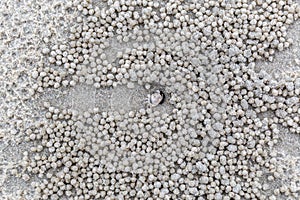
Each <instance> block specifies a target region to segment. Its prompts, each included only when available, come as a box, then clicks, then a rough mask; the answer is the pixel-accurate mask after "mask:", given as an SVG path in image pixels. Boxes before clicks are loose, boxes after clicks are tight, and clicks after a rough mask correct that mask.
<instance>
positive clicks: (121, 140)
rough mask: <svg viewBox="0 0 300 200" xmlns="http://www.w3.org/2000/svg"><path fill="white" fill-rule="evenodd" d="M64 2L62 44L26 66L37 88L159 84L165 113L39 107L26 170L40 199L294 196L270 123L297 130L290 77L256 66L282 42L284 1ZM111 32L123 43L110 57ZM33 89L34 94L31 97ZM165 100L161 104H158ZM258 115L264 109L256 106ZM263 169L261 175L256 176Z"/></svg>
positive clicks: (288, 7) (299, 109)
mask: <svg viewBox="0 0 300 200" xmlns="http://www.w3.org/2000/svg"><path fill="white" fill-rule="evenodd" d="M106 4H107V5H106V7H104V8H99V7H97V6H95V5H93V4H92V3H90V2H82V3H79V1H74V2H73V6H74V7H76V8H77V10H78V11H79V13H80V15H79V16H78V17H77V19H76V21H75V22H74V26H73V27H71V28H70V36H69V41H68V42H67V45H66V44H63V45H60V44H57V45H54V46H48V47H46V45H45V47H43V48H42V50H41V51H42V53H43V54H44V55H45V58H47V59H48V61H47V62H45V65H44V66H40V67H38V68H36V70H34V71H33V72H32V78H34V79H35V80H36V83H35V84H34V85H33V87H34V89H35V90H36V91H38V92H43V91H44V89H45V88H48V87H54V88H60V87H61V86H64V87H67V86H71V87H72V86H75V85H76V84H87V85H91V87H96V88H101V87H117V86H118V85H127V86H128V87H133V84H134V83H138V84H140V85H144V86H145V87H147V89H149V88H151V86H152V85H153V84H158V85H160V87H161V88H164V92H165V93H166V96H168V98H167V99H166V101H167V102H168V103H169V104H171V105H172V106H173V110H172V111H171V112H169V113H162V112H160V111H159V109H155V108H152V107H145V108H143V109H140V110H132V111H130V112H124V111H122V110H120V111H108V112H102V111H100V110H99V109H97V108H95V109H93V110H88V111H85V112H83V113H81V112H78V111H76V110H71V109H60V108H57V107H55V105H50V104H49V103H45V104H44V107H45V111H46V113H45V118H46V120H45V121H44V122H39V123H37V124H36V126H35V127H32V128H29V129H28V130H27V131H26V134H27V136H26V138H25V139H26V141H31V140H32V141H40V142H39V143H38V144H39V145H37V146H36V147H33V148H32V149H31V150H32V153H33V156H32V157H30V156H28V155H27V153H25V154H26V156H25V158H24V166H26V168H27V171H28V172H30V173H34V174H38V176H39V177H40V178H42V182H41V183H36V184H34V186H35V187H36V191H37V195H38V196H39V197H38V198H40V199H64V198H66V199H130V198H139V199H276V197H278V196H279V195H286V196H289V197H291V198H299V192H298V191H297V190H294V189H290V188H287V187H285V186H284V185H282V186H280V187H279V188H272V187H271V185H269V184H268V183H271V182H272V181H274V180H275V179H279V178H280V176H281V174H280V173H279V172H278V170H277V166H276V155H273V154H270V152H269V149H270V148H271V147H273V146H274V145H276V144H277V142H278V133H279V131H280V127H286V128H288V129H289V130H290V131H291V132H293V133H300V127H299V114H300V106H299V94H300V79H299V78H298V79H297V78H294V79H292V80H289V81H287V80H280V81H277V80H275V79H274V78H272V76H270V75H268V74H267V73H264V72H260V73H257V72H255V71H254V70H255V63H254V61H255V60H257V59H262V58H264V59H270V60H272V55H273V54H274V53H275V51H276V50H283V49H284V48H286V47H288V46H289V45H290V43H291V41H290V40H288V39H287V38H286V31H287V28H288V25H290V24H291V23H293V21H294V20H295V19H297V18H298V15H299V7H297V5H296V4H293V3H292V2H291V1H272V0H267V1H266V2H263V1H260V0H257V1H250V2H249V1H246V0H237V1H232V2H231V3H230V1H221V0H220V1H204V3H197V1H188V2H185V1H180V0H171V1H167V2H166V1H164V2H160V1H155V2H153V1H140V0H136V1H134V0H131V1H123V0H121V1H107V2H106ZM111 39H114V40H117V41H119V42H120V43H124V44H129V43H130V44H132V48H128V49H126V50H124V51H120V52H118V53H117V54H116V55H114V56H115V59H114V60H113V61H112V62H110V61H109V59H108V56H109V55H108V54H109V47H110V41H111ZM37 95H39V93H37ZM159 106H163V104H162V105H158V107H159ZM266 113H267V114H268V115H265V114H266ZM265 174H268V177H267V179H268V181H267V182H268V183H262V182H263V181H262V179H263V177H264V176H265Z"/></svg>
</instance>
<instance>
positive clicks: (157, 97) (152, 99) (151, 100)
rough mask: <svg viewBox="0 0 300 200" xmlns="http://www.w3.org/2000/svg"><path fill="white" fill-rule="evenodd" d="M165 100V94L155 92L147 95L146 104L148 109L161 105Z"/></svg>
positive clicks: (158, 91) (159, 91)
mask: <svg viewBox="0 0 300 200" xmlns="http://www.w3.org/2000/svg"><path fill="white" fill-rule="evenodd" d="M164 99H165V94H164V93H163V92H162V91H161V90H155V91H154V92H152V93H151V94H148V95H147V98H146V104H147V105H148V106H149V107H155V106H158V105H159V104H162V103H163V102H164Z"/></svg>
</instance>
